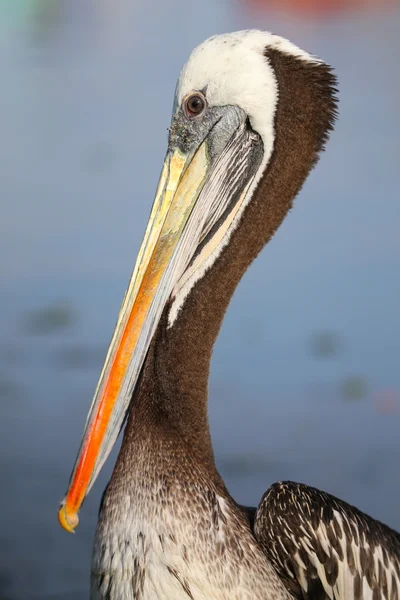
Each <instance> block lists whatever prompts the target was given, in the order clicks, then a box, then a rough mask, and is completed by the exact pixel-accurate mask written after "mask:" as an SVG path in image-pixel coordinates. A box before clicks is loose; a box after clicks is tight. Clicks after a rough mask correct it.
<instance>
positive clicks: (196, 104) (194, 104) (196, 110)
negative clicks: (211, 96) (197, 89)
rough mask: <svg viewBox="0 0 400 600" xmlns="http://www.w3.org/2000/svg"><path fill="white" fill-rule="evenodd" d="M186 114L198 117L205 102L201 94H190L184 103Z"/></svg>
mask: <svg viewBox="0 0 400 600" xmlns="http://www.w3.org/2000/svg"><path fill="white" fill-rule="evenodd" d="M185 107H186V112H187V114H188V115H189V116H190V117H192V116H198V115H200V114H201V113H202V112H203V110H204V109H205V107H206V100H205V98H204V96H203V95H202V94H199V93H197V94H192V95H191V96H189V98H187V99H186V101H185Z"/></svg>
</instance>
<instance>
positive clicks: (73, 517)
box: [58, 503, 79, 533]
mask: <svg viewBox="0 0 400 600" xmlns="http://www.w3.org/2000/svg"><path fill="white" fill-rule="evenodd" d="M58 521H59V523H60V525H61V527H62V528H63V529H65V531H68V533H75V531H74V530H75V529H76V527H77V526H78V523H79V517H78V513H76V512H72V513H71V512H68V511H67V507H66V505H65V504H64V503H62V504H61V506H60V510H59V511H58Z"/></svg>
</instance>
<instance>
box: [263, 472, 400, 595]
mask: <svg viewBox="0 0 400 600" xmlns="http://www.w3.org/2000/svg"><path fill="white" fill-rule="evenodd" d="M253 527H254V534H255V537H256V539H257V540H258V542H259V543H260V545H261V546H262V548H263V550H264V552H265V554H266V555H267V556H268V558H269V559H270V560H271V561H272V563H273V564H274V566H275V568H276V569H277V571H278V573H279V574H280V576H281V577H282V579H283V580H284V581H285V582H287V585H288V589H290V591H291V592H292V593H294V594H295V597H297V598H299V599H300V598H301V599H309V600H323V599H328V598H329V599H330V600H400V535H399V534H398V533H397V532H395V531H393V530H392V529H390V528H389V527H387V526H386V525H384V524H383V523H380V522H379V521H376V520H374V519H372V518H371V517H369V516H367V515H365V514H363V513H362V512H360V511H359V510H358V509H356V508H354V507H353V506H350V505H349V504H346V503H345V502H342V501H341V500H338V499H337V498H335V497H334V496H331V495H329V494H326V493H325V492H321V491H319V490H317V489H315V488H312V487H309V486H306V485H303V484H300V483H293V482H280V483H276V484H274V485H273V486H271V487H270V488H269V490H268V491H267V492H266V493H265V494H264V496H263V498H262V500H261V503H260V505H259V507H258V509H257V510H256V512H255V515H254V524H253Z"/></svg>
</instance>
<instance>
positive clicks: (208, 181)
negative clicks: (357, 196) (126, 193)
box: [59, 31, 335, 531]
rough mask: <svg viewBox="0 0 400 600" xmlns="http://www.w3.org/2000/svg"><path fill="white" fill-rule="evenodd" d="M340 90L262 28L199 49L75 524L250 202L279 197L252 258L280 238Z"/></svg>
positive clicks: (175, 121)
mask: <svg viewBox="0 0 400 600" xmlns="http://www.w3.org/2000/svg"><path fill="white" fill-rule="evenodd" d="M333 85H334V78H333V76H332V74H331V72H330V69H329V67H328V66H327V65H325V64H324V63H323V62H322V61H320V60H318V59H316V58H314V57H312V56H311V55H309V54H307V53H306V52H303V51H302V50H300V49H299V48H297V47H296V46H294V45H293V44H291V43H290V42H288V41H287V40H285V39H283V38H281V37H279V36H276V35H272V34H270V33H266V32H262V31H241V32H237V33H233V34H227V35H219V36H215V37H212V38H210V39H209V40H207V41H206V42H204V43H203V44H201V45H200V46H198V47H197V48H196V49H195V50H194V51H193V52H192V54H191V56H190V57H189V60H188V62H187V63H186V65H185V66H184V67H183V69H182V71H181V74H180V77H179V80H178V83H177V87H176V93H175V101H174V108H173V115H172V122H171V126H170V130H169V141H168V149H167V153H166V157H165V162H164V165H163V167H162V171H161V176H160V180H159V184H158V188H157V191H156V195H155V200H154V204H153V208H152V211H151V215H150V218H149V223H148V226H147V230H146V233H145V236H144V239H143V243H142V246H141V249H140V252H139V255H138V258H137V262H136V266H135V268H134V271H133V275H132V278H131V280H130V283H129V287H128V290H127V292H126V295H125V298H124V301H123V304H122V307H121V311H120V314H119V317H118V321H117V324H116V328H115V332H114V335H113V338H112V340H111V344H110V347H109V350H108V354H107V357H106V360H105V364H104V368H103V370H102V373H101V376H100V380H99V383H98V386H97V389H96V391H95V395H94V399H93V402H92V405H91V407H90V411H89V415H88V418H87V422H86V426H85V430H84V434H83V439H82V443H81V447H80V449H79V452H78V456H77V459H76V463H75V466H74V469H73V472H72V475H71V480H70V484H69V488H68V492H67V495H66V496H65V498H64V500H63V502H62V505H61V508H60V511H59V520H60V523H61V524H62V526H63V527H64V528H65V529H66V530H68V531H73V530H74V528H75V527H76V526H77V524H78V511H79V508H80V506H81V504H82V502H83V500H84V498H85V496H86V494H87V493H88V491H89V490H90V488H91V486H92V485H93V483H94V481H95V480H96V477H97V476H98V473H99V471H100V469H101V467H102V465H103V464H104V461H105V460H106V458H107V456H108V455H109V453H110V451H111V449H112V446H113V444H114V442H115V440H116V439H117V436H118V434H119V432H120V430H121V428H122V426H123V424H124V420H125V418H126V415H127V413H128V410H129V406H130V403H131V399H132V395H133V393H134V390H135V386H136V384H137V382H138V378H139V375H140V372H141V369H142V366H143V363H144V361H145V359H146V354H147V352H148V349H149V345H150V343H151V341H152V338H153V336H154V334H155V332H156V330H157V327H158V326H159V323H160V319H161V317H162V315H163V314H164V315H165V314H166V315H167V319H166V322H167V325H166V326H167V328H173V327H174V324H175V323H176V321H177V320H178V319H179V315H180V312H181V311H182V310H183V309H184V307H185V303H186V301H187V299H188V297H189V296H190V294H191V291H192V290H193V288H194V287H195V285H196V283H197V282H198V281H199V280H200V279H201V278H203V277H204V275H205V274H206V273H207V272H208V271H209V270H210V269H212V267H213V265H214V263H215V261H216V260H217V259H218V257H219V256H220V255H221V253H223V251H224V249H225V248H226V247H227V246H228V245H229V243H230V240H231V238H232V235H233V234H234V232H235V231H236V230H237V229H238V227H239V224H240V223H241V222H242V220H243V219H244V215H245V213H246V209H247V207H249V206H250V205H251V204H253V203H255V204H257V205H259V206H261V205H262V203H264V204H265V203H268V202H269V203H270V204H269V207H268V210H270V211H272V212H270V213H268V214H270V215H271V217H269V216H267V218H266V219H264V217H262V215H261V213H257V215H258V216H257V217H256V220H255V222H254V228H257V227H259V228H260V232H261V230H262V232H261V233H260V236H261V239H260V242H259V244H260V247H259V248H258V249H256V246H254V249H253V250H251V252H252V254H254V255H255V254H256V253H257V252H258V250H259V249H260V248H261V247H262V245H264V243H265V241H266V240H267V239H268V238H269V237H270V236H271V235H272V234H273V233H274V231H275V229H276V228H277V226H278V225H279V224H280V222H281V220H282V219H283V217H284V215H285V214H286V212H287V210H288V208H289V207H290V205H291V202H292V200H293V197H294V196H295V195H296V193H297V191H298V190H299V189H300V187H301V185H302V183H303V181H304V179H305V178H306V176H307V174H308V172H309V170H310V169H311V167H312V166H313V164H314V163H315V161H316V159H317V156H318V153H319V151H320V150H321V148H322V147H323V145H324V142H325V141H326V139H327V136H328V133H329V131H330V129H331V126H332V123H333V119H334V114H335V100H334V93H333V92H334V90H333ZM272 190H274V192H273V193H274V197H273V198H268V194H269V193H270V192H271V193H272ZM280 198H282V203H283V202H284V203H285V204H284V208H282V209H281V208H279V207H280V204H279V202H281V200H280ZM274 202H275V204H274ZM282 206H283V204H282ZM274 211H275V212H274ZM266 214H267V213H266ZM246 218H247V217H246ZM266 220H267V221H269V223H268V222H265V221H266ZM252 258H254V256H252V257H251V259H252ZM247 262H250V260H249V261H247Z"/></svg>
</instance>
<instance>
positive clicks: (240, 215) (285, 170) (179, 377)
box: [59, 31, 400, 600]
mask: <svg viewBox="0 0 400 600" xmlns="http://www.w3.org/2000/svg"><path fill="white" fill-rule="evenodd" d="M335 115H336V98H335V77H334V75H333V74H332V71H331V69H330V67H329V66H328V65H326V64H325V63H323V62H322V61H321V60H318V59H316V58H314V57H312V56H311V55H309V54H307V53H306V52H304V51H302V50H300V49H299V48H297V47H296V46H294V45H293V44H291V43H290V42H289V41H287V40H285V39H283V38H281V37H278V36H276V35H272V34H270V33H265V32H261V31H242V32H238V33H233V34H228V35H220V36H216V37H213V38H211V39H209V40H207V41H206V42H204V43H203V44H201V45H200V46H199V47H197V48H196V49H195V50H194V51H193V53H192V54H191V56H190V58H189V60H188V62H187V63H186V65H185V66H184V68H183V70H182V72H181V74H180V77H179V81H178V84H177V88H176V96H175V104H174V109H173V117H172V123H171V127H170V130H169V143H168V151H167V155H166V158H165V163H164V166H163V168H162V172H161V177H160V181H159V185H158V189H157V192H156V197H155V201H154V205H153V209H152V212H151V215H150V220H149V225H148V228H147V231H146V233H145V237H144V241H143V244H142V247H141V250H140V252H139V257H138V259H137V263H136V267H135V270H134V272H133V275H132V279H131V282H130V284H129V287H128V290H127V293H126V296H125V299H124V301H123V304H122V308H121V312H120V315H119V317H118V321H117V325H116V329H115V333H114V336H113V338H112V341H111V345H110V348H109V351H108V354H107V357H106V361H105V366H104V368H103V371H102V373H101V376H100V381H99V384H98V387H97V390H96V393H95V396H94V400H93V403H92V406H91V408H90V411H89V416H88V419H87V422H86V427H85V431H84V435H83V441H82V444H81V447H80V450H79V453H78V457H77V460H76V463H75V466H74V469H73V472H72V476H71V480H70V484H69V489H68V492H67V495H66V497H65V498H64V500H63V502H62V505H61V508H60V512H59V520H60V522H61V524H62V526H63V527H64V528H65V529H67V530H68V531H73V530H74V528H75V527H76V526H77V524H78V516H77V515H78V510H79V508H80V506H81V504H82V502H83V500H84V497H85V495H86V494H87V493H88V491H89V489H90V488H91V486H92V485H93V482H94V481H95V479H96V477H97V475H98V473H99V471H100V469H101V467H102V465H103V463H104V461H105V460H106V458H107V456H108V454H109V452H110V450H111V448H112V446H113V444H114V442H115V440H116V438H117V436H118V434H119V432H120V430H121V428H122V426H123V424H124V421H125V418H127V423H126V427H125V433H124V437H123V442H122V447H121V450H120V453H119V456H118V460H117V463H116V465H115V469H114V472H113V475H112V477H111V480H110V482H109V484H108V487H107V489H106V491H105V494H104V496H103V501H102V506H101V509H100V515H99V523H98V527H97V532H96V537H95V543H94V552H93V561H92V573H91V598H92V599H93V600H94V599H103V600H106V599H107V600H132V599H135V600H139V599H140V600H155V599H158V600H161V599H168V600H179V599H182V600H183V599H185V600H188V599H191V600H200V599H201V600H250V599H251V600H283V599H286V600H287V599H289V598H310V599H315V600H316V599H323V598H330V599H331V600H333V599H337V600H344V599H346V600H347V599H355V600H356V599H357V600H358V599H364V600H369V599H371V600H378V599H379V598H386V599H388V600H389V599H390V600H394V599H398V598H400V536H399V535H398V534H397V533H396V532H394V531H392V530H390V529H389V528H388V527H386V526H385V525H382V524H381V523H379V522H377V521H374V520H373V519H372V518H370V517H368V516H366V515H364V514H362V513H361V512H359V511H358V510H357V509H356V508H353V507H351V506H349V505H348V504H346V503H344V502H342V501H340V500H337V499H336V498H334V497H332V496H329V495H328V494H325V493H323V492H320V491H318V490H315V489H313V488H311V487H308V486H305V485H301V484H296V483H291V482H284V483H277V484H275V485H273V486H272V487H270V488H269V490H268V491H267V492H266V494H265V495H264V497H263V499H262V500H261V503H260V505H259V506H258V508H257V509H251V508H245V507H242V506H239V505H238V504H237V503H236V502H235V501H234V499H233V498H232V497H231V496H230V494H229V492H228V491H227V489H226V487H225V485H224V482H223V481H222V478H221V476H220V475H219V473H218V471H217V469H216V466H215V462H214V456H213V450H212V445H211V439H210V433H209V426H208V419H207V401H208V398H207V385H208V373H209V366H210V358H211V354H212V348H213V345H214V342H215V339H216V337H217V335H218V331H219V328H220V326H221V322H222V319H223V317H224V313H225V311H226V308H227V306H228V304H229V301H230V298H231V296H232V294H233V292H234V290H235V288H236V285H237V284H238V282H239V280H240V279H241V277H242V275H243V273H244V272H245V271H246V269H247V267H248V266H249V264H250V263H251V262H252V260H253V259H254V258H255V257H256V256H257V254H258V253H259V252H260V250H261V249H262V247H263V246H264V244H265V243H266V242H267V241H268V240H269V239H270V238H271V237H272V235H273V234H274V233H275V231H276V230H277V228H278V227H279V225H280V224H281V222H282V221H283V219H284V217H285V215H286V213H287V212H288V210H289V209H290V208H291V206H292V203H293V199H294V198H295V196H296V194H297V193H298V191H299V190H300V188H301V186H302V185H303V183H304V181H305V179H306V177H307V175H308V173H309V172H310V170H311V169H312V167H313V166H314V165H315V163H316V162H317V159H318V156H319V153H320V151H321V150H322V149H323V147H324V145H325V142H326V141H327V139H328V136H329V132H330V130H331V129H332V126H333V123H334V120H335Z"/></svg>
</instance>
